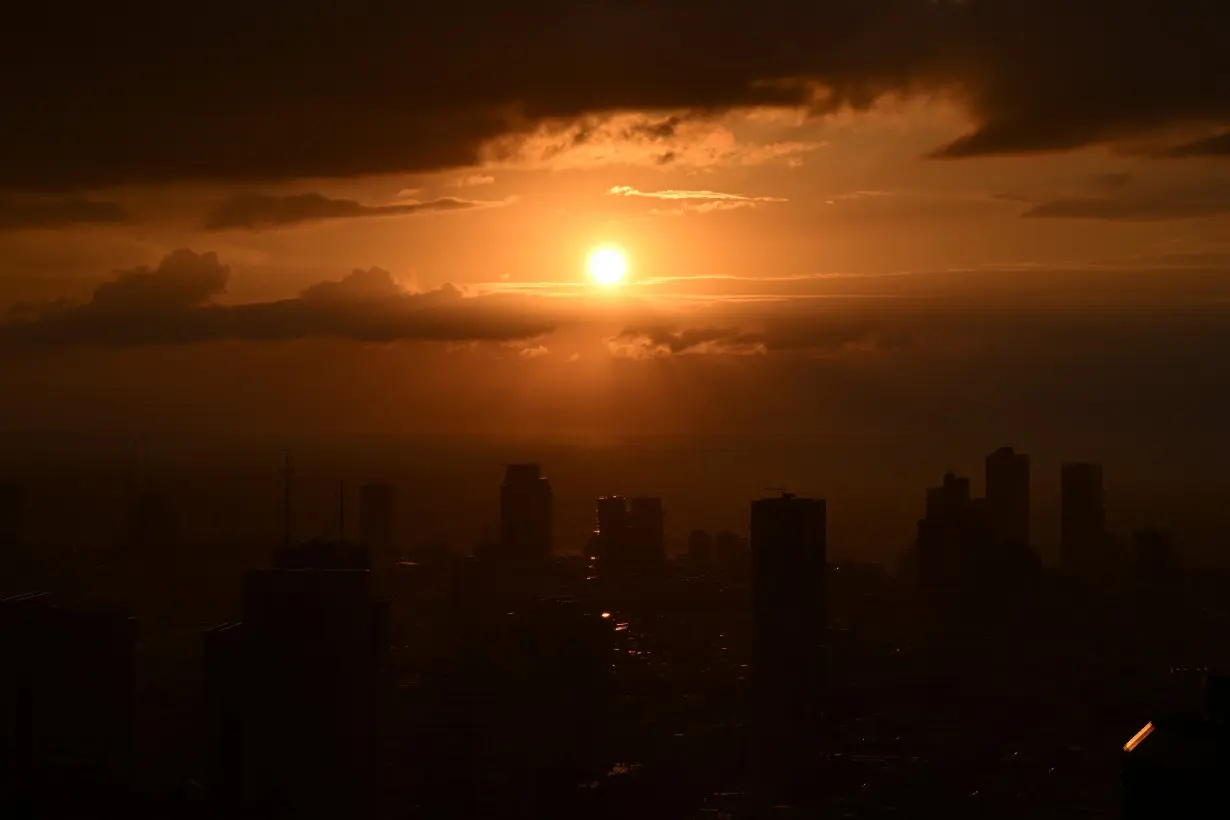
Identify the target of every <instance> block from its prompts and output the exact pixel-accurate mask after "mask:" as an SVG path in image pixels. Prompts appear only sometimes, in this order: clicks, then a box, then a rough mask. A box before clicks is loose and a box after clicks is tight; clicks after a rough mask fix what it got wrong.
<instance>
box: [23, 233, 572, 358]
mask: <svg viewBox="0 0 1230 820" xmlns="http://www.w3.org/2000/svg"><path fill="white" fill-rule="evenodd" d="M230 273H231V270H230V267H229V266H227V265H223V264H222V263H221V262H219V260H218V256H217V254H215V253H199V254H198V253H194V252H192V251H190V250H178V251H175V252H174V253H172V254H170V255H168V256H167V257H165V258H164V259H163V260H162V262H161V263H160V264H159V265H158V266H157V267H156V268H152V269H151V268H144V267H142V268H135V269H132V270H127V271H120V272H119V273H118V275H117V276H116V278H115V279H114V280H112V281H110V282H107V283H105V284H103V285H100V286H99V287H98V288H96V289H95V291H94V293H93V295H92V296H91V297H90V299H89V300H88V301H86V302H85V303H83V304H78V305H73V304H68V303H66V302H64V301H59V302H55V303H52V304H49V305H44V306H29V305H26V306H21V308H20V309H19V310H17V311H15V312H14V314H13V315H12V317H11V319H10V321H9V322H7V323H5V324H2V325H0V344H4V343H7V344H8V345H15V346H18V347H22V348H25V349H30V348H35V349H37V348H46V347H59V346H64V345H93V346H106V347H131V346H152V345H181V344H193V343H200V342H208V341H219V340H239V341H261V342H269V341H283V340H292V339H304V338H336V339H349V340H354V341H364V342H392V341H399V340H415V341H435V342H471V341H509V340H520V339H531V338H534V337H537V336H540V335H542V334H544V333H547V332H550V331H551V330H552V329H554V325H553V324H551V323H549V322H548V321H547V320H545V319H544V318H543V317H542V316H539V315H536V314H535V313H534V312H532V311H523V310H519V309H518V308H517V305H516V304H515V302H516V301H517V298H516V297H510V296H501V295H492V296H481V297H467V296H466V295H465V294H464V293H463V292H462V290H461V289H459V288H458V287H456V286H454V285H447V284H446V285H444V286H442V287H440V288H438V289H436V290H430V291H422V292H413V291H409V290H406V289H405V288H403V287H402V286H401V285H400V284H399V283H398V282H397V281H396V280H395V279H394V278H393V276H392V274H390V273H389V272H388V271H386V270H382V269H380V268H371V269H369V270H355V271H353V272H352V273H350V274H349V275H348V276H346V277H344V278H342V279H340V280H337V281H332V282H321V283H317V284H315V285H313V286H311V287H309V288H307V289H306V290H304V291H303V293H301V294H300V295H299V296H298V297H297V298H293V299H283V300H280V301H274V302H257V303H248V304H240V305H226V304H219V303H218V302H217V301H216V298H217V297H219V296H221V295H222V294H223V293H225V291H226V286H227V282H228V280H229V278H230Z"/></svg>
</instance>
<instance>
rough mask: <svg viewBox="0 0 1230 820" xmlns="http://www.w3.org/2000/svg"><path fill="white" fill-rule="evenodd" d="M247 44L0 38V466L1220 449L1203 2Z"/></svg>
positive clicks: (253, 23)
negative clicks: (36, 436) (977, 434)
mask: <svg viewBox="0 0 1230 820" xmlns="http://www.w3.org/2000/svg"><path fill="white" fill-rule="evenodd" d="M136 5H137V7H144V6H145V5H146V4H143V3H138V4H136ZM257 5H258V6H259V7H254V6H253V4H251V3H238V2H219V3H211V4H209V6H208V8H201V9H195V8H194V9H193V10H192V11H191V12H189V11H184V10H169V9H168V8H167V7H164V6H163V5H162V4H153V3H150V4H148V8H144V9H143V10H142V8H138V9H137V10H136V11H133V12H132V14H130V15H128V16H127V17H124V18H122V19H121V18H118V17H116V16H114V15H112V14H110V13H109V12H107V11H106V10H104V9H99V10H97V11H92V12H88V13H85V14H82V15H79V16H76V17H73V18H71V19H70V20H68V21H65V20H64V19H63V18H62V16H61V15H53V14H52V12H51V10H49V9H48V10H44V9H41V8H40V9H31V10H28V11H29V14H28V15H23V16H21V17H19V18H18V20H19V21H20V22H19V23H18V24H17V25H16V26H15V27H12V28H10V29H8V30H6V31H5V32H4V33H3V34H0V47H3V48H4V49H5V52H6V53H11V54H14V55H16V59H14V60H11V61H6V65H5V67H4V68H3V69H0V89H2V90H3V91H4V94H5V99H6V100H13V101H14V103H13V105H12V106H11V107H10V108H11V111H10V115H6V117H5V118H4V121H3V123H0V150H3V152H4V155H5V156H6V157H9V158H11V159H10V161H7V162H6V163H4V168H3V170H0V304H4V305H7V306H9V309H10V311H11V312H10V314H9V317H8V320H7V322H6V323H5V324H3V325H0V376H2V377H3V378H4V381H5V383H6V384H9V385H12V386H14V387H16V388H17V389H16V390H14V391H12V392H10V393H9V394H10V395H11V396H13V397H14V400H12V401H6V402H5V403H4V407H3V410H0V424H2V425H3V426H4V427H5V429H10V430H16V429H38V430H56V429H93V428H99V429H111V428H129V427H134V426H142V425H149V424H153V423H155V420H156V422H157V423H158V424H161V425H165V426H168V427H170V428H176V429H178V428H182V429H198V428H205V429H231V428H236V429H249V428H250V429H274V428H276V427H277V425H278V423H279V420H280V419H285V418H286V414H285V408H286V407H287V406H296V407H301V408H303V409H302V410H301V411H300V412H298V413H296V414H295V421H294V423H295V424H297V425H301V426H303V427H305V428H307V429H312V428H314V427H324V426H329V427H331V428H334V427H336V426H338V425H340V426H342V427H344V428H347V429H354V430H357V431H380V432H393V433H396V432H406V433H423V432H430V431H432V430H440V431H445V430H450V431H454V432H456V431H460V430H465V429H474V430H480V429H481V430H483V431H485V432H489V433H500V432H502V431H505V432H509V433H514V432H515V433H521V432H526V431H533V430H555V431H559V430H561V429H576V430H578V431H581V430H586V431H588V430H594V429H607V428H610V429H618V430H620V431H624V432H653V431H666V432H671V431H675V432H678V431H686V430H702V429H703V430H709V431H722V430H740V431H748V430H754V429H761V428H765V429H780V428H781V427H782V426H783V425H784V426H786V427H788V428H792V429H793V428H798V429H815V428H823V429H837V428H840V429H847V428H860V429H873V430H889V431H900V430H902V429H907V428H909V429H913V428H916V427H920V426H927V425H931V426H933V427H934V426H935V425H940V426H942V425H944V424H947V423H949V422H950V421H951V420H952V418H953V414H954V413H957V412H958V411H959V409H960V408H964V409H966V410H972V411H977V412H978V414H979V415H980V417H981V418H984V419H988V420H989V419H995V420H996V421H997V423H999V424H1000V425H1001V426H1002V427H1003V428H1006V429H1009V430H1012V429H1023V428H1024V427H1025V426H1033V427H1037V426H1039V425H1041V426H1045V427H1048V428H1053V427H1059V428H1062V429H1063V430H1076V429H1079V428H1098V429H1102V428H1105V427H1109V428H1116V429H1122V430H1125V431H1131V430H1149V431H1156V430H1158V429H1165V428H1167V427H1182V428H1183V429H1184V430H1188V431H1191V430H1194V429H1202V428H1210V429H1211V428H1214V427H1219V425H1220V419H1222V418H1224V414H1225V412H1226V411H1228V410H1230V390H1228V389H1227V388H1228V387H1230V381H1228V380H1227V379H1226V377H1224V376H1223V375H1222V373H1221V371H1220V369H1219V368H1217V367H1216V366H1214V364H1212V362H1216V361H1218V360H1219V359H1221V358H1222V357H1224V356H1225V354H1226V353H1230V322H1227V319H1230V315H1227V311H1228V309H1230V276H1228V273H1230V164H1227V162H1226V157H1227V156H1230V150H1228V148H1227V142H1226V136H1225V135H1226V134H1227V133H1228V131H1230V65H1228V64H1227V57H1226V56H1225V55H1226V53H1227V52H1226V51H1225V49H1223V48H1221V47H1219V46H1217V47H1214V46H1215V44H1214V43H1213V40H1212V39H1211V38H1216V37H1218V36H1219V35H1218V34H1217V32H1219V31H1220V30H1221V29H1220V28H1219V26H1218V25H1217V24H1216V22H1215V20H1216V19H1217V15H1218V13H1219V12H1218V9H1219V4H1218V3H1215V2H1201V1H1200V0H1179V1H1178V2H1175V1H1173V0H1172V2H1166V3H1162V2H1147V1H1146V0H1123V2H1113V0H1089V1H1088V2H1079V3H1073V2H1060V1H1059V0H1041V1H1039V0H1033V1H1032V2H1025V0H1002V2H994V1H993V0H983V2H978V0H969V1H968V2H935V1H934V0H926V1H924V0H875V1H874V2H868V0H859V2H854V1H853V0H830V2H820V3H801V2H792V1H791V0H782V2H772V3H768V4H767V5H766V4H765V3H763V2H759V3H756V4H745V3H737V2H736V3H727V4H724V5H722V7H721V9H717V8H716V7H715V8H713V9H707V10H705V12H704V13H703V14H702V13H700V12H698V11H694V10H693V5H691V4H674V3H654V4H641V3H627V2H620V3H614V2H611V3H606V2H598V3H585V4H565V3H554V2H531V3H528V4H527V3H521V4H516V5H515V6H514V5H512V4H510V5H508V6H507V7H503V8H501V7H493V8H492V9H490V12H489V13H488V14H485V15H470V14H465V15H461V14H457V16H456V17H454V14H455V12H452V11H449V10H448V8H446V7H434V8H431V9H427V10H424V9H418V8H415V9H414V10H413V11H411V6H413V5H414V4H407V5H406V8H405V10H404V11H387V10H386V11H384V12H381V13H380V14H376V13H373V12H371V10H368V9H362V10H361V9H360V8H359V7H358V6H356V7H355V8H354V9H350V8H349V7H342V6H338V7H337V8H333V6H332V5H331V4H325V3H315V2H309V3H295V4H277V3H264V4H257ZM359 5H360V6H361V5H362V4H359ZM168 15H169V16H171V17H175V18H176V19H169V17H168ZM381 15H384V16H383V17H382V16H381ZM181 16H182V19H181ZM44 17H45V19H43V18H44ZM137 20H140V21H142V22H141V24H139V25H138V24H137V23H136V22H134V21H137ZM161 24H166V25H173V29H168V30H167V31H168V32H169V31H171V30H173V31H175V32H176V33H175V35H174V36H172V35H171V34H170V33H166V34H162V35H159V34H156V33H155V32H156V31H157V30H158V29H157V26H158V25H161ZM427 31H432V32H434V35H433V36H432V37H430V38H428V37H427V36H426V35H425V32H427ZM289 32H294V36H291V35H290V34H289ZM49 42H55V43H57V44H58V46H57V48H56V49H50V48H48V47H47V44H48V43H49ZM320 54H328V55H330V56H329V59H327V60H322V59H319V58H318V55H320ZM607 246H618V247H620V248H622V250H623V252H624V254H625V255H626V259H627V261H628V281H627V283H626V285H625V286H624V287H621V288H617V289H602V288H597V287H595V286H594V285H593V283H592V282H591V280H590V277H589V276H588V275H587V259H588V258H589V257H590V254H591V253H592V252H593V251H594V250H595V249H596V248H601V247H607ZM1180 373H1182V375H1180ZM117 384H118V385H122V386H123V389H122V390H117V389H115V386H116V385H117ZM339 386H344V387H345V389H344V390H339ZM364 391H368V392H367V395H373V394H377V395H379V396H381V400H380V401H379V402H371V401H361V400H358V399H352V398H349V396H356V395H363V394H364ZM6 392H9V391H6ZM493 395H498V396H500V397H501V398H500V400H499V401H492V400H491V399H492V396H493ZM1162 396H1165V399H1164V400H1163V399H1162V398H1161V397H1162ZM339 410H344V413H343V414H342V415H341V416H340V417H339V415H338V412H337V411H339ZM326 419H329V421H328V422H326ZM988 424H990V422H989V421H988Z"/></svg>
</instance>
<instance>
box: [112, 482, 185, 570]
mask: <svg viewBox="0 0 1230 820" xmlns="http://www.w3.org/2000/svg"><path fill="white" fill-rule="evenodd" d="M178 544H179V516H178V515H177V514H176V512H175V507H174V506H173V505H172V504H171V502H170V500H169V499H168V498H167V497H166V496H164V495H162V494H161V493H158V492H155V491H153V490H145V491H143V492H141V493H140V494H139V495H137V497H136V498H135V499H134V500H133V502H132V504H131V505H130V506H129V507H128V509H127V511H126V512H125V514H124V520H123V523H122V525H121V529H120V535H119V545H118V546H119V548H120V551H121V556H122V558H123V559H125V560H127V561H131V562H135V563H140V564H144V563H148V562H150V561H162V560H165V559H166V558H167V556H169V555H170V554H171V553H173V552H174V550H175V549H176V547H177V546H178Z"/></svg>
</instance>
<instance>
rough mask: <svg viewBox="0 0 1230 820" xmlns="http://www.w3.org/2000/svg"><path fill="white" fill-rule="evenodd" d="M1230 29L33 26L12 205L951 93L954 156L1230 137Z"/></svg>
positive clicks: (591, 21) (593, 16) (1169, 19)
mask: <svg viewBox="0 0 1230 820" xmlns="http://www.w3.org/2000/svg"><path fill="white" fill-rule="evenodd" d="M1224 19H1225V9H1224V3H1223V2H1222V1H1221V0H756V2H754V3H753V2H751V0H730V1H729V2H726V3H723V4H721V7H720V8H713V7H705V8H703V9H702V8H700V7H698V6H696V4H694V3H692V2H683V0H665V1H664V2H654V3H649V2H636V1H634V2H628V0H593V1H592V2H587V3H576V2H565V1H564V0H527V2H523V3H516V4H507V3H494V2H486V3H480V7H479V8H475V7H473V6H472V5H465V6H459V5H456V4H428V5H426V6H425V5H423V4H415V3H408V4H407V3H401V4H398V3H381V4H372V3H352V4H338V3H332V2H328V3H326V2H324V1H323V0H297V1H296V2H290V0H281V1H280V2H274V1H273V0H271V1H270V2H264V3H252V2H250V0H217V1H216V2H212V3H208V4H203V5H202V4H190V5H183V4H169V5H168V4H166V3H162V2H156V0H134V2H130V3H127V4H125V11H124V13H123V14H116V13H114V10H113V9H110V8H109V7H106V6H103V5H88V4H84V5H82V4H79V6H78V7H74V9H73V13H71V14H66V13H64V10H63V9H62V8H61V7H60V6H58V5H56V4H41V5H40V4H34V5H27V6H26V7H24V8H23V9H22V10H21V13H19V14H15V15H13V16H11V17H10V19H8V20H7V21H6V25H5V26H4V27H3V31H0V51H2V52H3V53H4V54H5V55H6V59H5V60H4V62H3V66H0V96H2V97H3V99H4V100H5V104H6V109H5V116H4V118H3V120H2V121H0V153H3V155H4V156H5V157H6V158H7V160H8V161H6V162H5V163H3V165H2V166H0V185H7V186H29V187H38V188H53V187H57V186H61V187H90V186H105V185H108V184H113V183H123V182H138V181H161V180H169V179H209V180H254V179H278V178H291V177H317V176H346V175H356V174H369V173H380V172H393V171H424V170H438V169H441V168H448V167H459V166H466V165H470V164H473V163H474V162H475V160H476V159H477V158H478V157H479V156H480V151H481V148H482V146H483V144H484V143H485V142H486V141H487V140H489V139H491V138H493V137H497V136H501V135H507V134H510V133H511V134H516V133H525V132H527V131H529V130H531V129H533V128H535V127H536V126H538V125H539V124H541V123H543V122H545V121H550V120H553V119H557V118H563V119H568V118H572V117H576V116H578V115H581V114H586V113H589V114H602V113H604V112H613V111H620V110H625V111H626V110H641V111H658V112H662V116H663V117H669V116H670V115H671V112H676V111H686V112H692V113H693V114H694V115H706V114H710V113H715V112H720V111H722V110H725V109H729V108H732V107H740V106H751V105H766V104H768V105H775V104H788V105H794V104H800V105H811V106H812V107H813V108H814V109H816V110H817V111H825V110H832V109H835V108H839V107H853V108H865V107H866V106H869V105H870V104H872V103H873V102H874V101H875V100H877V99H878V98H879V97H881V96H883V95H885V94H889V93H905V94H911V93H916V92H919V93H921V92H932V91H936V90H947V91H952V92H954V93H956V94H958V95H960V96H961V97H962V98H963V99H964V101H965V103H966V104H967V107H968V109H969V111H970V113H971V115H972V117H973V119H974V123H975V124H974V128H973V130H972V131H971V132H970V133H969V134H967V135H965V136H964V137H962V138H960V139H959V140H957V141H955V142H953V143H952V144H950V145H948V146H945V147H943V148H941V149H940V150H939V151H937V155H938V156H944V157H966V156H976V155H985V154H997V153H1005V152H1034V151H1047V150H1062V149H1068V148H1073V147H1077V146H1081V145H1086V144H1090V143H1095V142H1102V141H1114V140H1117V139H1119V138H1122V137H1124V136H1130V135H1136V134H1139V133H1144V132H1148V131H1151V130H1154V129H1156V128H1159V127H1162V126H1168V125H1172V124H1176V123H1205V124H1208V123H1213V124H1217V123H1222V124H1225V123H1227V122H1230V50H1228V49H1226V48H1225V47H1224V43H1223V39H1224ZM133 20H140V21H141V25H133V23H132V21H133ZM817 86H822V87H823V89H824V91H823V93H821V94H820V95H819V96H817V93H816V88H817ZM653 128H655V129H656V130H657V132H658V133H661V134H668V133H670V132H672V131H674V130H675V129H676V126H675V125H673V124H672V123H671V121H670V120H669V119H663V120H660V121H659V124H658V125H657V126H654V127H653ZM648 136H652V134H648ZM1221 146H1222V143H1221V142H1220V141H1211V142H1207V143H1203V144H1200V143H1198V144H1195V145H1193V146H1189V147H1188V148H1186V149H1180V153H1220V151H1218V150H1217V149H1218V148H1219V147H1221Z"/></svg>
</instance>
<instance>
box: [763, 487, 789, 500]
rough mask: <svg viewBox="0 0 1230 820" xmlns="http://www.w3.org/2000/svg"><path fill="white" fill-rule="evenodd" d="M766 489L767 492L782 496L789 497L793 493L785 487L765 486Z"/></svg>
mask: <svg viewBox="0 0 1230 820" xmlns="http://www.w3.org/2000/svg"><path fill="white" fill-rule="evenodd" d="M764 491H765V492H766V493H777V494H778V495H779V496H781V497H782V498H787V497H788V496H790V494H791V493H790V491H789V490H787V489H786V488H785V487H765V488H764Z"/></svg>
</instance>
